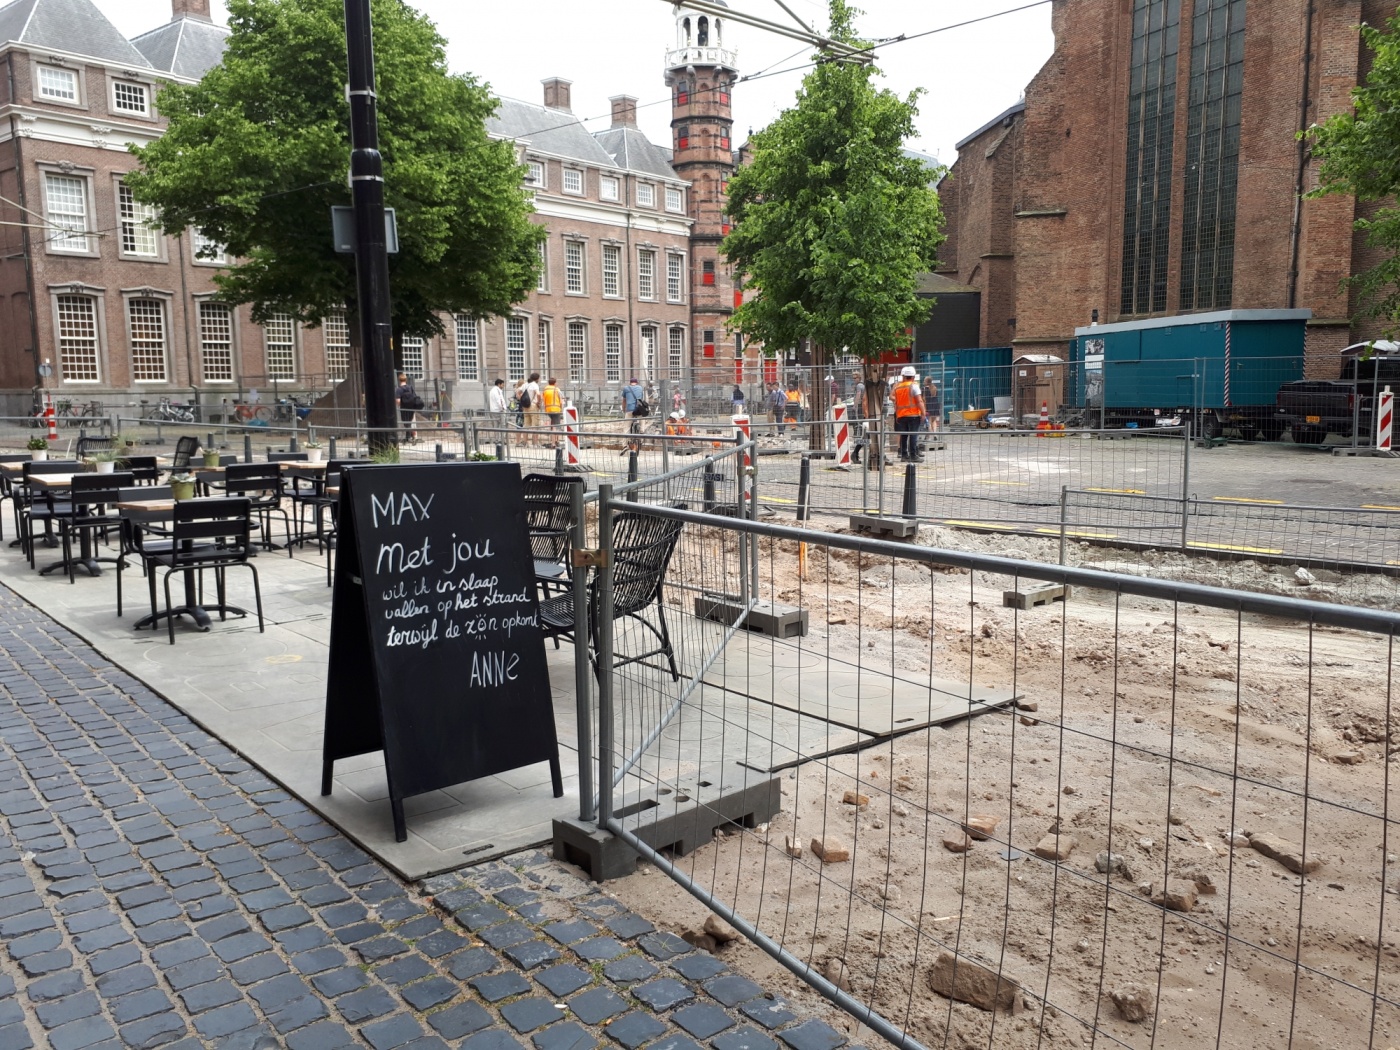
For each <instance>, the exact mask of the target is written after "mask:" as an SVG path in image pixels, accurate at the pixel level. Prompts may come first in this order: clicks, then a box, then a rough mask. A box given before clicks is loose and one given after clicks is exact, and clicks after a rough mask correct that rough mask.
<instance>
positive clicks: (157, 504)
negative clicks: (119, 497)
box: [116, 499, 175, 513]
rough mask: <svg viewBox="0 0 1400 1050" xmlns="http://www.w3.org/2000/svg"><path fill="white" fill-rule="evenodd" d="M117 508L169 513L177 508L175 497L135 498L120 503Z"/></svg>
mask: <svg viewBox="0 0 1400 1050" xmlns="http://www.w3.org/2000/svg"><path fill="white" fill-rule="evenodd" d="M116 506H117V510H144V511H147V512H149V513H162V512H164V513H169V512H170V511H172V510H174V509H175V501H174V500H173V499H134V500H127V501H125V502H123V503H118V504H117V505H116Z"/></svg>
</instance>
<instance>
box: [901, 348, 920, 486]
mask: <svg viewBox="0 0 1400 1050" xmlns="http://www.w3.org/2000/svg"><path fill="white" fill-rule="evenodd" d="M923 421H924V396H923V394H922V393H921V392H920V390H919V373H918V372H917V371H915V370H914V366H913V365H905V366H904V368H903V369H902V370H901V371H900V373H899V383H898V384H897V385H896V386H895V388H894V430H895V433H896V434H898V435H899V458H900V459H901V460H903V461H904V462H905V463H922V462H923V460H924V457H923V456H922V455H920V453H919V427H920V425H921V424H922V423H923Z"/></svg>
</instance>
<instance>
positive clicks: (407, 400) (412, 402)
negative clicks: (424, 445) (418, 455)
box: [394, 372, 423, 445]
mask: <svg viewBox="0 0 1400 1050" xmlns="http://www.w3.org/2000/svg"><path fill="white" fill-rule="evenodd" d="M394 400H395V401H397V402H398V406H399V422H400V423H402V424H403V439H404V441H405V442H406V443H407V444H410V445H411V444H413V443H414V442H415V441H417V440H418V434H417V432H416V431H415V430H414V429H413V415H414V413H415V412H417V411H418V410H419V409H420V408H422V407H423V398H422V397H421V396H420V395H419V393H418V391H416V390H414V389H413V383H412V382H410V381H409V378H408V373H407V372H400V373H399V385H398V386H397V387H395V388H394Z"/></svg>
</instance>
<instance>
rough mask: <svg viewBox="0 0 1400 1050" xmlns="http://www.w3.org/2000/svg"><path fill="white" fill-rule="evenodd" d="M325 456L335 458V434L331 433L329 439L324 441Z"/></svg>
mask: <svg viewBox="0 0 1400 1050" xmlns="http://www.w3.org/2000/svg"><path fill="white" fill-rule="evenodd" d="M326 458H328V459H332V460H333V459H335V435H334V434H332V435H331V439H330V441H328V442H327V443H326Z"/></svg>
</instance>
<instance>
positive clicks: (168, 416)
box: [139, 397, 195, 423]
mask: <svg viewBox="0 0 1400 1050" xmlns="http://www.w3.org/2000/svg"><path fill="white" fill-rule="evenodd" d="M194 421H195V419H194V410H193V409H191V408H190V407H189V406H188V405H179V404H175V403H174V402H173V401H171V400H170V398H168V397H162V398H161V399H160V400H159V401H157V402H156V403H155V406H154V407H152V405H151V403H150V402H149V401H142V402H141V418H140V420H139V422H142V423H193V422H194Z"/></svg>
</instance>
